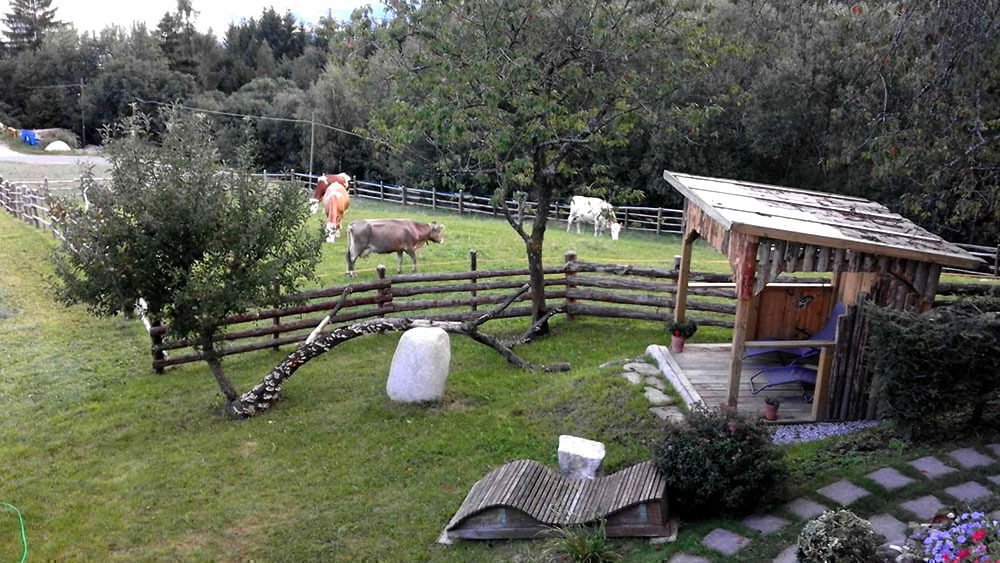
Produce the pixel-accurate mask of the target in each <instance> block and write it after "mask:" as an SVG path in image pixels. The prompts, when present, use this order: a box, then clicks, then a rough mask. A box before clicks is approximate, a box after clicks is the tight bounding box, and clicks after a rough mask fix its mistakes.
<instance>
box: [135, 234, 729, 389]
mask: <svg viewBox="0 0 1000 563" xmlns="http://www.w3.org/2000/svg"><path fill="white" fill-rule="evenodd" d="M469 262H470V269H469V270H468V271H465V272H442V273H426V274H404V275H397V276H389V275H387V274H386V269H385V266H383V265H379V266H378V267H377V268H376V278H375V279H374V280H369V281H362V282H359V283H355V284H351V285H350V289H351V293H350V295H349V296H348V297H347V298H346V299H345V300H344V304H343V307H342V308H341V309H340V310H339V311H338V313H337V314H336V315H335V316H334V317H333V318H331V320H330V326H331V327H332V326H334V325H337V324H343V323H346V322H351V321H358V320H362V319H368V318H375V317H383V316H396V315H405V316H411V317H421V318H428V319H437V320H466V319H469V318H473V317H476V316H478V315H481V314H482V313H483V311H484V310H485V309H486V308H488V307H489V306H491V305H496V304H498V303H501V302H502V301H504V299H506V298H507V297H508V296H509V295H510V293H511V292H513V291H514V290H516V289H518V288H520V287H521V286H522V285H524V284H525V283H527V279H528V270H527V269H502V270H477V269H476V267H475V266H476V263H477V260H476V252H475V251H471V252H470V254H469ZM545 278H546V279H545V297H546V300H547V301H548V303H549V306H551V307H556V306H561V305H563V306H565V307H566V313H567V315H568V316H569V317H570V318H576V317H602V318H624V319H642V320H649V321H657V322H666V321H667V320H668V319H669V318H672V315H673V304H674V300H673V299H674V298H673V296H674V294H675V292H676V280H677V271H676V270H673V269H656V268H645V267H643V268H639V267H632V266H626V265H615V264H592V263H587V262H580V261H578V260H577V259H576V255H575V254H573V253H567V255H566V262H565V263H564V264H563V265H562V266H558V267H549V268H546V269H545ZM692 280H693V282H694V283H693V285H692V287H691V289H690V290H689V294H690V295H693V296H694V298H689V300H688V309H689V310H691V311H697V312H701V313H703V314H702V315H701V316H700V317H699V316H695V317H694V319H695V320H696V321H698V322H699V323H700V324H702V325H706V326H721V327H732V326H733V320H732V318H733V315H734V313H735V311H736V305H735V304H734V302H732V300H733V299H735V293H734V290H733V289H732V288H726V287H720V285H721V286H725V285H727V284H729V276H728V275H726V274H708V273H694V274H692ZM729 285H731V284H729ZM346 287H348V286H334V287H327V288H323V289H316V290H312V291H305V292H301V293H297V294H294V295H289V296H288V297H287V298H285V300H284V301H285V304H283V305H282V306H280V307H277V308H274V309H266V310H260V311H256V312H253V313H249V314H245V315H237V316H233V317H230V318H228V319H226V320H225V321H224V322H223V323H222V325H223V326H224V327H225V330H226V332H225V334H224V335H222V336H221V337H220V340H222V341H225V342H226V344H227V345H226V347H225V350H224V351H223V354H224V355H229V354H240V353H243V352H251V351H255V350H263V349H267V348H274V349H277V348H278V347H279V346H282V345H285V344H295V343H298V342H302V341H304V340H305V339H306V338H307V337H308V336H309V333H310V332H311V331H312V330H313V329H314V328H315V327H316V326H317V325H318V324H319V323H320V321H321V320H322V319H323V318H324V317H325V316H326V314H327V312H328V311H330V310H331V309H333V308H334V306H335V305H336V304H337V303H338V301H339V299H340V296H341V294H342V293H343V292H344V289H345V288H346ZM530 299H531V296H530V294H525V295H524V296H522V297H521V298H520V299H519V301H520V302H521V304H517V303H515V304H514V305H513V306H511V307H509V308H508V309H506V310H505V311H504V312H503V313H501V314H500V315H499V317H501V318H510V317H529V316H530V315H531V309H530V307H529V306H528V305H527V304H525V303H524V302H526V301H529V300H530ZM168 330H169V329H168V327H166V326H157V327H153V328H152V330H151V331H150V336H151V338H152V340H153V342H152V354H153V367H154V369H156V370H158V371H160V370H162V369H163V368H165V367H167V366H172V365H178V364H183V363H187V362H193V361H198V360H200V359H201V355H200V353H198V352H197V351H195V350H194V349H192V347H191V344H192V342H191V341H188V340H169V339H165V336H166V334H167V332H168ZM167 354H172V355H171V356H170V357H167Z"/></svg>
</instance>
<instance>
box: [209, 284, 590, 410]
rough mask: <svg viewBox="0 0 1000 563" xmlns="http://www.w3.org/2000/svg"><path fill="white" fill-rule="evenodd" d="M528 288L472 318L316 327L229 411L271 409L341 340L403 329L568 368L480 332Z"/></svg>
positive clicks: (517, 361) (522, 363)
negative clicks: (292, 381)
mask: <svg viewBox="0 0 1000 563" xmlns="http://www.w3.org/2000/svg"><path fill="white" fill-rule="evenodd" d="M528 289H529V286H528V284H525V285H524V286H522V287H521V289H520V290H519V291H518V292H516V293H514V294H513V295H511V296H510V297H508V298H507V300H506V301H504V302H503V303H501V304H500V305H499V306H498V307H496V308H494V309H493V310H491V311H490V312H488V313H486V314H484V315H481V316H480V317H478V318H476V319H474V320H471V321H465V322H455V321H433V320H427V319H406V318H396V319H394V318H388V319H387V318H379V319H371V320H368V321H363V322H360V323H355V324H352V325H348V326H343V327H339V328H335V329H333V330H331V331H329V332H326V333H320V332H319V331H320V330H322V327H317V330H316V331H314V336H311V338H313V340H312V341H310V342H307V343H305V344H303V345H302V346H299V348H298V349H296V350H295V351H294V352H292V353H291V354H289V355H288V356H287V357H286V358H285V359H284V360H282V361H281V362H280V363H279V364H278V365H277V366H275V367H274V369H272V370H271V372H270V373H268V374H267V375H266V376H265V377H264V380H263V381H262V382H260V383H258V384H257V385H256V386H254V388H253V389H251V390H249V391H247V392H246V393H244V394H242V395H240V396H239V397H237V398H236V399H234V400H233V401H231V402H230V403H229V404H228V405H227V407H226V412H227V414H228V415H229V416H231V417H233V418H237V419H245V418H249V417H251V416H255V415H257V414H260V413H262V412H264V411H266V410H267V409H269V408H271V406H273V405H274V403H275V401H277V399H278V397H279V396H280V394H281V387H282V386H283V385H284V384H285V382H286V381H288V379H289V378H291V377H292V375H294V374H295V372H296V371H297V370H298V369H299V368H300V367H302V366H303V365H305V363H306V362H308V361H309V360H312V359H313V358H317V357H319V356H321V355H323V354H325V353H327V352H329V351H330V350H332V349H333V348H334V347H335V346H337V345H338V344H340V343H342V342H346V341H348V340H351V339H354V338H357V337H359V336H364V335H366V334H382V333H386V332H401V331H405V330H409V329H411V328H417V327H430V328H440V329H443V330H444V331H446V332H449V333H455V334H464V335H465V336H468V337H469V338H471V339H473V340H475V341H476V342H479V343H480V344H484V345H486V346H489V347H490V348H493V349H494V350H496V351H497V353H499V354H500V355H501V356H503V358H504V359H506V360H507V361H508V362H510V363H512V364H514V365H516V366H517V367H519V368H521V369H524V370H528V371H544V372H555V371H567V370H568V369H569V368H570V366H569V364H567V363H558V364H553V365H536V364H533V363H531V362H529V361H527V360H525V359H524V358H522V357H520V356H518V355H517V354H515V353H514V351H513V350H511V349H510V347H509V346H507V345H505V344H504V343H503V342H501V341H500V340H499V339H498V338H496V337H494V336H491V335H489V334H483V333H482V332H480V331H479V326H480V325H482V324H483V323H485V322H486V321H489V320H490V319H492V318H494V317H495V316H496V315H498V314H499V313H501V312H502V311H503V310H504V309H506V308H507V307H509V306H510V305H511V304H512V303H514V302H515V301H517V299H518V298H519V297H521V296H522V295H524V294H525V293H526V292H527V291H528ZM346 297H347V292H345V293H344V294H343V296H342V297H341V302H343V300H344V299H345V298H346ZM338 308H339V306H338ZM335 311H336V309H335V310H334V312H333V313H331V315H330V316H331V317H332V316H333V314H335ZM321 324H323V323H321Z"/></svg>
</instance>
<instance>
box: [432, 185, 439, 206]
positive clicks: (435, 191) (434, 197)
mask: <svg viewBox="0 0 1000 563" xmlns="http://www.w3.org/2000/svg"><path fill="white" fill-rule="evenodd" d="M437 208H438V189H437V186H431V209H437Z"/></svg>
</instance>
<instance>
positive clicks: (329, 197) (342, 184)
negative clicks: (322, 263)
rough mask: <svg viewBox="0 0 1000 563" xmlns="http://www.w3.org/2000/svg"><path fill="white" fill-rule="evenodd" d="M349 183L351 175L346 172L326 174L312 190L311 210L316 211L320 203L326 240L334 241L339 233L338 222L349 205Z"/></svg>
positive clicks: (342, 218) (341, 219)
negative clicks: (324, 221)
mask: <svg viewBox="0 0 1000 563" xmlns="http://www.w3.org/2000/svg"><path fill="white" fill-rule="evenodd" d="M350 185H351V177H350V176H348V175H347V174H343V173H341V174H326V175H325V176H322V177H320V179H319V181H318V182H316V189H315V190H314V191H313V195H312V198H311V199H310V200H309V201H310V202H311V203H312V208H311V211H312V212H313V213H315V212H316V207H317V206H318V205H319V204H320V203H322V204H323V213H324V215H326V242H336V240H337V236H339V235H340V223H341V221H343V220H344V213H346V212H347V208H348V207H350V206H351V196H350V195H349V194H348V193H347V188H348V186H350Z"/></svg>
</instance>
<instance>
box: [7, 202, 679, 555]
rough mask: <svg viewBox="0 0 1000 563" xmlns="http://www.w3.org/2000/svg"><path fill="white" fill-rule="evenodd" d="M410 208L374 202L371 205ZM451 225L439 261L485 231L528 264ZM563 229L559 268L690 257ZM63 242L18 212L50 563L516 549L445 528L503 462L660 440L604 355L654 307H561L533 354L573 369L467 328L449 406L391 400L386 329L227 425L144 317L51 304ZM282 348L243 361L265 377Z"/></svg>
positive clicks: (29, 430) (614, 450)
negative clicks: (568, 444)
mask: <svg viewBox="0 0 1000 563" xmlns="http://www.w3.org/2000/svg"><path fill="white" fill-rule="evenodd" d="M390 211H391V209H390V208H388V207H380V206H374V205H366V202H357V203H356V204H355V208H354V209H352V211H351V213H352V214H351V216H350V217H351V218H353V219H356V218H361V217H365V216H374V215H378V216H391V215H393V214H392V213H390ZM407 215H411V216H412V215H414V213H407ZM440 219H441V220H443V221H445V222H446V223H447V224H448V228H449V231H448V234H449V238H448V239H447V244H445V245H443V246H435V247H434V248H431V249H427V250H425V252H424V253H423V257H424V258H425V262H424V264H425V266H426V268H425V270H426V269H431V268H432V264H435V266H434V267H435V268H436V269H462V268H463V267H464V264H465V260H466V259H467V254H468V248H469V247H470V246H475V247H477V248H479V249H481V263H482V264H483V266H481V267H483V268H485V267H504V266H513V265H518V264H519V263H520V262H522V261H523V259H522V258H521V255H520V249H519V248H518V247H517V244H516V240H514V239H513V234H512V233H511V232H510V230H509V227H507V226H505V225H504V224H502V223H500V222H498V221H492V220H484V219H474V218H473V219H468V218H458V217H455V216H452V215H446V216H445V215H443V216H441V217H440ZM317 228H318V220H317ZM550 234H551V238H552V242H553V244H552V248H553V250H550V251H549V256H550V257H554V258H555V260H554V263H558V262H559V261H560V260H561V257H562V251H563V249H564V248H569V247H570V246H571V245H575V246H576V248H577V250H579V252H580V254H581V255H582V256H585V257H593V258H592V259H595V260H596V259H600V260H608V261H611V260H613V259H614V258H615V256H619V257H622V258H631V257H635V258H637V259H638V260H657V259H659V260H662V262H665V263H669V261H670V257H672V256H673V254H674V252H675V250H674V246H675V245H674V244H673V243H674V242H675V241H671V240H669V239H667V240H664V239H659V240H655V241H654V240H651V239H650V238H648V237H647V238H644V239H642V240H636V239H631V237H630V239H628V240H622V241H620V244H618V245H611V244H610V242H609V241H608V240H607V239H604V240H602V241H594V240H593V239H592V237H589V236H586V235H580V236H579V237H578V236H576V235H575V234H573V235H567V234H566V233H565V232H560V231H559V230H558V228H557V229H556V230H554V231H552V232H551V233H550ZM52 244H53V243H52V241H51V239H49V238H48V237H46V236H45V235H44V234H42V233H41V232H39V231H35V230H33V229H31V228H29V227H27V226H26V225H23V224H21V223H18V222H15V221H14V220H13V219H11V218H10V217H9V216H7V215H0V288H2V294H0V295H2V297H0V299H3V303H2V304H3V306H4V308H5V310H7V311H8V313H7V315H9V318H6V319H4V320H0V343H2V345H0V402H2V404H4V405H5V408H4V409H2V410H0V459H3V460H4V467H3V470H2V474H3V476H4V478H3V479H2V480H0V500H2V501H5V502H10V503H12V504H14V505H16V506H18V507H19V508H20V509H21V510H22V512H23V513H24V514H25V517H26V520H27V525H28V532H29V541H30V542H31V546H32V548H31V550H32V554H33V556H34V557H36V558H38V559H101V558H105V557H107V556H108V555H110V557H111V558H117V559H128V560H132V559H174V558H184V559H188V558H195V559H229V560H238V559H239V560H242V559H247V558H256V559H263V560H274V559H303V558H314V557H327V558H328V557H337V558H351V559H362V558H366V559H398V558H400V557H401V556H405V557H404V558H406V559H413V560H421V559H435V560H438V559H444V560H449V559H450V560H468V559H469V558H474V559H493V558H496V559H505V558H508V557H511V556H513V555H514V554H515V553H516V552H519V551H526V550H529V549H532V548H531V547H530V545H525V544H521V543H517V544H503V545H501V546H500V547H498V548H495V549H491V548H490V547H489V546H487V545H483V544H473V545H462V546H458V547H455V548H452V549H449V550H443V549H442V548H440V547H438V546H436V545H435V544H434V539H435V538H436V537H437V534H438V533H439V532H440V530H441V528H442V527H443V525H444V524H445V523H446V522H447V520H448V518H449V517H450V515H451V513H452V512H453V511H454V510H455V509H456V508H457V507H458V505H459V504H460V503H461V500H462V498H463V497H464V495H465V493H466V492H467V490H468V488H469V487H470V486H471V485H472V483H473V482H475V481H476V480H477V479H479V478H480V477H481V476H482V475H483V474H484V473H485V472H487V471H488V470H489V469H491V468H493V467H496V466H497V465H499V464H502V463H504V462H506V461H509V460H512V459H518V458H533V459H538V460H541V461H543V462H546V463H549V464H552V465H554V464H555V444H556V443H557V441H558V436H559V434H561V433H576V434H581V435H585V436H588V437H591V438H594V439H598V440H602V441H605V442H606V443H607V445H608V450H609V452H608V460H607V464H608V467H609V469H612V470H614V469H618V468H621V467H623V466H625V465H627V464H629V463H631V462H634V461H637V460H640V459H643V458H644V457H646V456H647V455H648V449H647V448H648V445H649V443H650V442H651V440H652V439H653V438H654V436H655V434H656V426H657V425H656V421H655V420H654V419H653V418H652V417H651V415H649V414H648V413H647V412H646V409H645V407H646V404H645V403H644V399H643V398H642V395H641V388H640V387H630V386H629V385H627V384H626V383H624V381H623V380H621V379H620V378H618V377H614V372H613V371H608V370H603V371H602V370H600V369H598V368H597V367H596V366H597V365H599V364H600V363H602V362H604V361H607V360H610V359H616V358H624V357H635V356H639V355H641V354H642V352H643V350H644V348H645V347H646V345H648V344H649V343H651V342H657V341H662V340H663V336H662V329H661V327H659V326H657V325H656V324H655V323H641V322H639V323H637V322H624V321H623V322H611V323H607V322H598V321H587V320H583V321H576V322H573V323H572V324H570V323H567V322H564V321H557V322H555V323H554V324H553V327H554V331H555V337H554V338H550V339H546V340H545V341H543V342H540V343H538V344H535V345H532V346H529V347H526V348H524V349H522V350H521V353H523V354H524V355H525V356H526V357H528V358H529V359H532V360H534V361H541V362H545V361H554V360H567V361H570V362H572V363H573V365H574V370H573V371H571V372H569V373H566V374H558V375H532V374H527V373H522V372H519V371H517V370H514V369H512V368H511V367H509V366H508V365H507V364H506V363H504V362H503V361H502V360H501V359H500V358H499V357H498V356H497V355H496V354H494V353H493V352H492V351H490V350H487V349H485V348H483V347H481V346H479V345H476V344H474V343H471V342H469V341H467V340H464V339H462V338H460V337H455V338H454V340H453V359H452V376H451V378H450V379H449V389H448V395H447V399H446V401H445V402H444V403H443V404H441V405H438V406H433V407H429V408H428V407H406V406H399V405H394V404H392V403H391V402H389V401H388V400H387V399H386V398H385V395H384V391H383V389H384V385H385V374H386V372H387V368H388V365H389V362H390V360H391V356H392V352H393V350H394V345H395V342H396V340H397V338H398V337H397V336H385V337H367V338H365V339H360V340H356V341H352V342H350V343H347V344H345V345H343V346H341V347H338V348H337V349H336V350H335V351H334V352H333V353H331V354H328V355H327V356H326V357H324V358H321V359H318V360H316V361H314V362H311V363H310V364H309V365H307V366H305V367H303V368H302V369H301V370H300V371H299V373H298V374H297V375H296V377H295V379H293V380H292V382H291V383H290V384H289V385H287V386H286V388H285V400H284V401H283V402H282V403H281V404H280V406H279V407H278V408H277V409H275V410H274V411H273V412H272V413H270V414H269V415H268V416H266V417H262V418H260V419H258V420H252V421H249V422H245V423H233V422H227V421H225V420H222V419H221V418H220V417H219V416H218V407H219V405H220V404H221V399H220V397H219V396H218V394H217V392H216V389H215V386H214V383H213V381H212V380H211V378H210V377H209V376H208V373H207V371H206V369H205V368H204V367H203V366H202V365H188V366H183V367H181V368H178V369H172V370H170V371H169V372H168V374H167V375H166V376H162V377H157V376H154V375H153V374H152V373H151V371H150V369H149V361H148V341H147V339H146V337H145V335H144V333H143V331H142V329H141V327H140V325H139V324H138V323H136V322H134V321H133V322H127V321H124V320H121V319H95V318H93V317H92V316H90V315H89V314H88V313H87V312H86V311H85V310H84V309H83V308H81V307H71V308H64V307H62V306H61V305H58V304H56V303H54V302H53V301H52V300H51V298H50V296H49V293H48V291H47V290H46V281H45V280H46V278H47V277H48V276H49V275H50V273H51V270H50V268H49V266H48V265H47V263H46V262H45V257H46V255H47V253H48V252H49V251H50V249H51V247H52ZM342 252H343V241H339V242H338V243H337V244H336V245H329V246H328V248H327V254H328V255H327V257H326V260H325V261H324V265H323V268H322V271H323V272H325V273H324V274H323V275H324V276H325V277H326V279H324V280H323V281H324V282H325V283H337V282H339V281H341V272H343V262H342V260H343V258H342V256H341V254H342ZM390 258H391V257H390ZM374 261H375V260H373V259H370V260H369V261H368V265H372V263H373V262H374ZM487 264H488V266H487ZM368 275H371V274H370V273H369V274H368ZM11 311H13V314H12V315H11V314H10V312H11ZM523 326H524V321H523V320H522V321H510V322H509V323H507V324H504V323H495V324H494V327H495V328H493V329H492V330H494V331H497V332H515V331H517V330H519V329H521V328H523ZM595 341H600V342H602V345H601V346H599V347H598V346H593V343H594V342H595ZM281 357H282V354H281V353H274V352H270V351H268V352H261V353H257V354H252V355H245V356H241V357H237V358H233V359H230V360H227V369H228V370H229V372H230V373H231V375H232V377H233V378H234V380H235V382H236V384H237V386H238V387H240V388H247V387H249V386H250V385H251V384H252V383H254V382H255V381H256V380H258V379H259V378H260V377H261V376H262V375H263V374H264V373H265V372H266V371H267V369H268V368H270V367H271V366H273V365H274V364H275V363H276V362H277V361H278V360H279V359H280V358H281ZM4 522H7V523H9V524H11V525H10V526H8V525H6V524H4ZM12 530H13V525H12V522H11V521H8V520H4V519H2V518H0V559H3V560H6V559H11V558H16V555H17V554H18V552H19V545H17V543H16V537H15V536H14V535H13V532H12Z"/></svg>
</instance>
